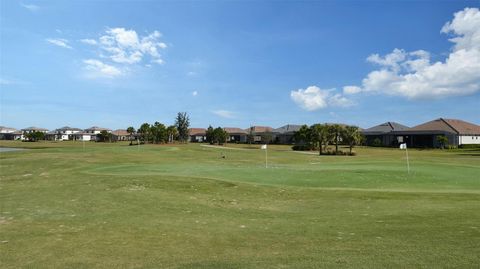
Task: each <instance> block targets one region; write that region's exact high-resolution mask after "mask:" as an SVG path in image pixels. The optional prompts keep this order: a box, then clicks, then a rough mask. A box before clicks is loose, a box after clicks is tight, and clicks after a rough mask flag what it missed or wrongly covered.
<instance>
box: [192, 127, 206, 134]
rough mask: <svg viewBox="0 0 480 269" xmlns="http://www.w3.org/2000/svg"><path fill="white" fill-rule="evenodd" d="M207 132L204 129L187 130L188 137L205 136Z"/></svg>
mask: <svg viewBox="0 0 480 269" xmlns="http://www.w3.org/2000/svg"><path fill="white" fill-rule="evenodd" d="M206 132H207V130H206V129H205V128H190V129H188V134H189V135H205V134H206Z"/></svg>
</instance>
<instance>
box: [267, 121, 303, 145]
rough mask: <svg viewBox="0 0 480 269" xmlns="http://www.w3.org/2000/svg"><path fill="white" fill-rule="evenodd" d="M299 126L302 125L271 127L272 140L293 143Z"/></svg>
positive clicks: (279, 142) (278, 142) (280, 142)
mask: <svg viewBox="0 0 480 269" xmlns="http://www.w3.org/2000/svg"><path fill="white" fill-rule="evenodd" d="M301 127H302V125H299V124H287V125H284V126H282V127H278V128H276V129H273V130H272V133H273V141H274V142H275V143H276V144H294V143H295V139H294V137H295V132H297V131H298V130H300V128H301Z"/></svg>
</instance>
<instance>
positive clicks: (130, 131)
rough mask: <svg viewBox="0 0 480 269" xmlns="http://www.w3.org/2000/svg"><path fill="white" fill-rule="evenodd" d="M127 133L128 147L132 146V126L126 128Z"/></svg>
mask: <svg viewBox="0 0 480 269" xmlns="http://www.w3.org/2000/svg"><path fill="white" fill-rule="evenodd" d="M127 133H128V134H129V138H128V139H129V140H130V145H131V144H132V140H133V134H134V133H135V128H133V127H132V126H130V127H128V128H127Z"/></svg>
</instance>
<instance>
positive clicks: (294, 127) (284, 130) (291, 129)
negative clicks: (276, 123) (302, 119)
mask: <svg viewBox="0 0 480 269" xmlns="http://www.w3.org/2000/svg"><path fill="white" fill-rule="evenodd" d="M301 127H302V125H298V124H287V125H284V126H282V127H279V128H277V129H273V132H274V133H280V134H283V133H291V132H297V131H298V130H300V128H301Z"/></svg>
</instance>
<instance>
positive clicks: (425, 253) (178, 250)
mask: <svg viewBox="0 0 480 269" xmlns="http://www.w3.org/2000/svg"><path fill="white" fill-rule="evenodd" d="M0 146H8V147H34V148H36V149H30V150H25V151H18V152H7V153H0V158H1V163H0V165H1V166H0V169H1V170H0V175H1V178H0V195H1V197H0V267H1V268H335V267H340V268H478V267H479V264H480V151H479V150H455V151H441V150H409V154H410V161H411V170H412V172H411V174H410V175H407V173H406V163H405V151H401V150H398V149H371V148H369V149H362V148H360V149H356V151H357V152H358V156H355V157H345V156H341V157H340V156H338V157H336V156H322V157H319V156H317V155H316V154H305V153H299V152H293V151H291V150H290V148H289V147H287V146H271V147H269V151H268V154H269V168H265V167H264V151H261V150H260V149H258V148H259V146H251V147H250V146H248V145H228V147H234V149H231V148H224V149H219V148H213V147H206V146H202V145H200V144H188V145H144V146H141V147H140V148H138V147H136V146H128V145H127V144H124V143H112V144H109V143H106V144H102V143H87V144H86V147H85V149H84V148H83V146H82V143H80V142H77V143H74V142H59V143H47V142H39V143H21V142H11V141H2V142H0ZM222 154H225V155H226V158H221V156H222Z"/></svg>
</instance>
